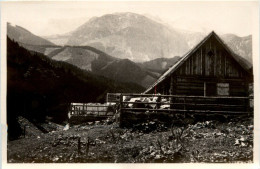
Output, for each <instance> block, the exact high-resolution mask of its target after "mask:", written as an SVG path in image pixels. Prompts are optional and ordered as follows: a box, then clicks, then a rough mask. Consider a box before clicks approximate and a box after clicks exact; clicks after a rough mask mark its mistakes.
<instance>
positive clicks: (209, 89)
mask: <svg viewBox="0 0 260 169" xmlns="http://www.w3.org/2000/svg"><path fill="white" fill-rule="evenodd" d="M204 87H206V90H205V92H206V93H204V94H206V96H216V83H206V85H205V86H204Z"/></svg>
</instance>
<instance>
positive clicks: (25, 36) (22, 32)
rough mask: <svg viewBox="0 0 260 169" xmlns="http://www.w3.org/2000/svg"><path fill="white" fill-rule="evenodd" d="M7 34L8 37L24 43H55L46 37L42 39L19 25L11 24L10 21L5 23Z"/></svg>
mask: <svg viewBox="0 0 260 169" xmlns="http://www.w3.org/2000/svg"><path fill="white" fill-rule="evenodd" d="M7 35H8V36H9V38H10V39H12V40H15V41H16V42H21V43H24V44H31V45H43V46H45V45H52V46H53V45H55V44H54V43H52V42H50V41H48V40H46V39H43V38H41V37H39V36H36V35H34V34H32V33H31V32H30V31H28V30H26V29H25V28H23V27H21V26H13V25H11V24H10V23H7Z"/></svg>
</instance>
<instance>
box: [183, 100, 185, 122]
mask: <svg viewBox="0 0 260 169" xmlns="http://www.w3.org/2000/svg"><path fill="white" fill-rule="evenodd" d="M183 104H184V105H183V106H184V118H185V117H186V97H184V98H183Z"/></svg>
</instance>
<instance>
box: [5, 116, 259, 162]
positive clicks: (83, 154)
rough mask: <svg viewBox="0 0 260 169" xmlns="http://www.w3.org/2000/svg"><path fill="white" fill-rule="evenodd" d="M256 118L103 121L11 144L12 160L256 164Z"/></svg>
mask: <svg viewBox="0 0 260 169" xmlns="http://www.w3.org/2000/svg"><path fill="white" fill-rule="evenodd" d="M253 130H254V128H253V119H251V118H250V119H244V120H232V121H229V122H219V121H205V122H198V123H196V124H193V125H187V126H185V127H177V126H174V125H173V126H171V127H169V126H168V127H166V126H165V125H164V124H158V123H155V122H147V123H142V124H139V125H136V126H134V127H133V128H131V129H122V128H119V127H118V125H117V124H115V123H113V124H106V123H102V122H95V123H87V124H82V125H75V126H70V128H69V129H68V130H57V131H52V132H50V133H47V134H43V133H40V132H38V131H37V134H35V135H31V136H30V137H27V136H26V137H25V138H21V139H19V140H15V141H8V143H7V148H8V152H7V159H8V162H9V163H21V162H25V163H41V162H46V163H64V162H69V163H75V162H76V163H77V162H95V163H105V162H106V163H107V162H108V163H151V162H152V163H184V162H185V163H190V162H192V163H194V162H195V163H197V162H199V163H201V162H202V163H226V162H231V163H233V162H247V163H251V162H253Z"/></svg>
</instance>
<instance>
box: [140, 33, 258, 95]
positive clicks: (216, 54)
mask: <svg viewBox="0 0 260 169" xmlns="http://www.w3.org/2000/svg"><path fill="white" fill-rule="evenodd" d="M252 84H253V72H252V65H251V64H250V63H249V62H248V61H247V60H245V59H244V58H242V57H241V56H238V55H237V54H235V53H234V52H233V51H232V50H231V49H230V48H229V47H228V46H227V45H226V44H225V43H224V42H223V41H222V40H221V39H220V37H219V36H218V35H217V34H216V33H215V32H214V31H213V32H211V33H210V34H209V35H208V36H206V37H205V38H204V39H203V40H202V41H201V42H200V43H199V44H198V45H196V46H195V47H194V48H193V49H192V50H190V51H189V52H188V53H187V54H186V55H184V56H183V57H182V58H181V60H180V61H179V62H177V63H176V64H175V65H173V66H172V67H171V68H169V70H167V71H166V72H165V73H164V74H163V75H162V76H161V77H160V78H159V79H158V80H157V81H156V82H155V83H154V84H152V85H151V86H150V87H149V88H148V89H147V90H146V91H145V92H144V93H147V94H150V93H151V94H152V93H160V94H164V95H184V96H216V97H217V96H222V97H223V96H229V97H232V96H244V97H246V96H248V95H249V88H250V86H252Z"/></svg>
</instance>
